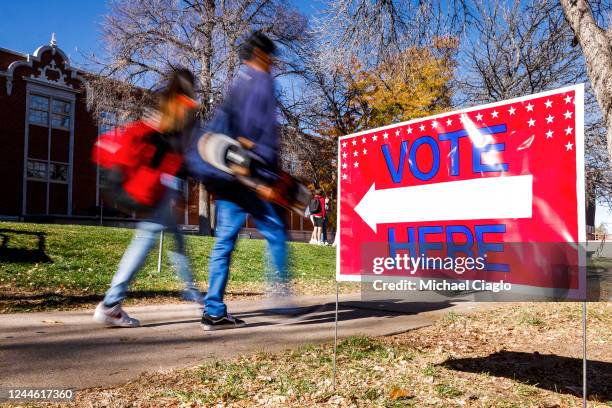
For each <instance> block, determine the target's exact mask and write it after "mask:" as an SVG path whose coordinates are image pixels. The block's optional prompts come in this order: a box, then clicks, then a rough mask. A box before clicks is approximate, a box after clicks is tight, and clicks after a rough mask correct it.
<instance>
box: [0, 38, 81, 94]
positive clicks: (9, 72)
mask: <svg viewBox="0 0 612 408" xmlns="http://www.w3.org/2000/svg"><path fill="white" fill-rule="evenodd" d="M0 49H2V50H5V49H4V48H0ZM6 51H8V52H10V53H12V54H15V55H18V56H21V57H25V58H26V59H25V60H18V61H13V62H11V63H10V64H9V66H8V68H7V69H6V71H4V72H2V71H0V76H4V77H5V78H6V93H7V95H10V94H11V92H12V91H13V73H14V72H15V69H17V68H19V67H24V66H25V67H30V68H34V62H40V60H41V58H42V55H43V54H44V53H45V52H46V51H51V53H52V55H55V54H59V55H60V57H61V58H62V59H63V61H64V69H65V70H66V71H70V79H76V80H78V81H81V82H84V79H83V77H82V76H81V75H79V74H80V73H84V71H82V70H80V69H78V68H75V67H72V66H71V65H70V58H68V55H66V53H65V52H64V51H62V49H61V48H59V47H58V46H57V41H56V40H55V34H54V35H53V36H52V37H51V43H50V44H47V45H41V46H40V47H38V48H37V49H36V50H35V51H34V54H21V53H18V52H15V51H12V50H6ZM47 68H49V67H44V68H42V69H39V71H40V74H39V78H40V76H41V75H43V74H44V73H46V71H47ZM50 70H52V71H53V70H55V71H59V68H57V67H56V66H55V64H53V66H51V67H50ZM31 78H36V77H34V76H31ZM60 79H61V83H58V85H60V86H61V87H62V88H64V89H66V88H72V87H70V86H69V85H67V84H66V83H65V82H64V78H63V76H62V74H61V72H60ZM40 81H42V82H46V83H48V84H50V83H51V82H52V81H49V80H45V79H42V78H40Z"/></svg>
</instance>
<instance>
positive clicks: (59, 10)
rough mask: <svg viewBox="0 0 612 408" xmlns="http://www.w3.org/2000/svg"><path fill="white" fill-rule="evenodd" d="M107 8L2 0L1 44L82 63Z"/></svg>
mask: <svg viewBox="0 0 612 408" xmlns="http://www.w3.org/2000/svg"><path fill="white" fill-rule="evenodd" d="M293 3H294V4H295V5H296V6H297V7H298V8H299V9H300V10H301V11H302V12H304V13H306V14H312V13H314V12H315V11H316V10H317V8H318V7H320V1H319V0H314V1H309V0H294V1H293ZM106 10H107V9H106V1H105V0H85V1H83V0H81V1H78V0H53V1H49V0H29V1H0V16H2V27H1V29H0V47H2V48H8V49H11V50H15V51H20V52H23V53H32V52H33V51H34V50H35V49H36V48H38V47H39V46H40V45H43V44H46V43H48V42H49V40H50V39H51V33H52V32H55V33H56V35H57V41H58V45H59V46H60V47H61V48H62V49H63V50H64V51H65V52H66V53H67V54H68V55H69V57H70V59H71V61H72V62H73V63H74V64H75V65H77V66H83V65H84V63H85V58H84V57H83V54H87V53H89V52H92V51H93V52H96V51H99V45H98V35H99V33H98V26H97V24H98V21H100V19H101V16H102V15H103V14H104V13H105V12H106ZM601 222H606V223H609V227H608V229H609V230H610V231H612V212H609V211H607V210H606V209H604V208H603V207H598V209H597V217H596V221H595V225H599V223H601Z"/></svg>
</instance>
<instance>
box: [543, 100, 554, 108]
mask: <svg viewBox="0 0 612 408" xmlns="http://www.w3.org/2000/svg"><path fill="white" fill-rule="evenodd" d="M544 105H546V108H550V107H551V106H552V101H551V100H550V99H547V100H546V102H544Z"/></svg>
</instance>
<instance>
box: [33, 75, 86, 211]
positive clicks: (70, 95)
mask: <svg viewBox="0 0 612 408" xmlns="http://www.w3.org/2000/svg"><path fill="white" fill-rule="evenodd" d="M24 79H25V80H26V107H25V109H26V115H25V138H24V149H23V179H22V180H23V188H22V201H21V213H22V214H23V215H25V214H27V190H28V180H30V179H31V178H29V177H28V160H33V161H42V162H46V163H47V180H46V181H44V180H40V179H38V178H37V179H31V180H35V181H44V182H46V189H47V193H46V203H45V214H46V215H50V213H49V190H50V184H51V183H55V184H67V185H68V197H67V205H68V208H67V209H66V214H63V215H68V216H70V215H72V189H73V174H74V118H75V104H76V94H77V92H78V91H77V90H73V89H71V88H65V87H62V88H61V89H59V88H58V87H56V86H47V85H43V84H40V83H38V82H37V81H35V80H32V79H30V78H24ZM32 95H37V96H41V97H43V98H48V99H49V105H48V107H49V112H48V116H47V126H46V127H47V158H46V160H40V159H36V158H30V157H28V153H29V152H28V147H29V145H28V143H29V134H30V125H35V126H43V125H41V124H39V123H30V121H29V116H30V115H29V114H30V100H31V96H32ZM53 100H59V101H63V102H67V103H69V104H70V114H69V116H70V125H69V128H63V127H52V126H51V123H52V122H51V112H50V111H51V110H52V103H53ZM35 110H40V109H35ZM43 127H44V126H43ZM52 129H60V130H66V131H68V132H69V133H70V142H69V151H68V163H65V162H57V161H51V131H52ZM50 164H62V165H67V166H68V172H67V181H59V180H50V177H51V174H50Z"/></svg>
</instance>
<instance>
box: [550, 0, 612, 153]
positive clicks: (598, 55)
mask: <svg viewBox="0 0 612 408" xmlns="http://www.w3.org/2000/svg"><path fill="white" fill-rule="evenodd" d="M560 3H561V6H562V7H563V12H564V13H565V19H566V20H567V22H568V23H569V25H570V27H571V28H572V30H573V31H574V35H575V36H576V38H577V39H578V42H579V43H580V47H581V48H582V53H583V54H584V59H585V61H586V66H587V72H588V75H589V79H590V80H591V86H592V88H593V91H594V93H595V98H597V102H598V103H599V107H600V108H601V112H602V114H603V117H604V120H605V123H606V128H607V133H606V138H607V141H608V143H607V144H608V156H609V157H610V160H612V46H611V45H610V40H609V38H608V36H607V35H606V31H605V30H604V29H603V28H601V27H599V26H598V25H597V22H596V21H595V19H594V18H593V12H592V10H591V6H590V5H589V4H588V2H587V1H586V0H560Z"/></svg>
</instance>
